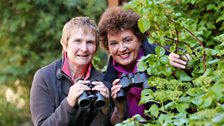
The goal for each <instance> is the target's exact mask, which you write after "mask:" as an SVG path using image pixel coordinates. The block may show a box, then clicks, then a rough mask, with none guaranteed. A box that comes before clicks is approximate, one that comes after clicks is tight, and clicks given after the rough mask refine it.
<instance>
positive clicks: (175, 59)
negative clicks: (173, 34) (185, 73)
mask: <svg viewBox="0 0 224 126" xmlns="http://www.w3.org/2000/svg"><path fill="white" fill-rule="evenodd" d="M190 59H191V57H190V55H189V54H186V55H184V56H180V55H178V54H176V53H173V52H171V53H170V55H169V61H170V65H172V66H174V67H177V68H180V69H186V65H187V62H188V61H189V60H190Z"/></svg>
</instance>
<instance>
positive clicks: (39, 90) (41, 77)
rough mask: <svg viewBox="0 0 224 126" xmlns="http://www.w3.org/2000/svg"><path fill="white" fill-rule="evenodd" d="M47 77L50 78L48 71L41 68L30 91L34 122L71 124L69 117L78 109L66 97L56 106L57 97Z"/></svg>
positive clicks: (52, 125) (50, 125)
mask: <svg viewBox="0 0 224 126" xmlns="http://www.w3.org/2000/svg"><path fill="white" fill-rule="evenodd" d="M44 73H45V74H44ZM46 78H48V77H47V76H46V72H43V70H42V71H41V70H39V71H37V72H36V74H35V76H34V79H33V83H32V87H31V92H30V110H31V115H32V119H33V123H34V125H35V126H62V125H69V124H68V123H69V119H70V118H69V117H70V115H71V114H74V113H76V112H77V109H75V108H73V107H70V106H69V104H68V102H67V100H66V98H65V99H64V100H63V101H62V102H61V103H60V105H59V106H58V107H57V108H56V105H55V102H54V99H55V98H54V95H52V90H53V89H52V87H50V86H49V84H47V83H48V81H47V79H46ZM48 79H49V78H48ZM50 82H55V81H50ZM55 86H56V84H55Z"/></svg>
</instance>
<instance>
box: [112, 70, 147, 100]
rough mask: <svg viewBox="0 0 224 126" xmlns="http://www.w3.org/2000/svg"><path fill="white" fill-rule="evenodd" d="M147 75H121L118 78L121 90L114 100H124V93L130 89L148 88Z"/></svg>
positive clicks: (138, 73) (139, 73)
mask: <svg viewBox="0 0 224 126" xmlns="http://www.w3.org/2000/svg"><path fill="white" fill-rule="evenodd" d="M148 77H149V76H148V75H147V74H146V73H145V72H136V73H134V74H133V73H129V74H125V73H123V74H122V75H121V77H120V84H121V85H122V87H121V90H120V91H119V92H118V93H117V97H116V100H117V101H118V102H119V101H122V100H125V99H126V92H128V91H129V90H130V89H131V87H133V86H134V87H140V88H143V89H146V88H149V85H148Z"/></svg>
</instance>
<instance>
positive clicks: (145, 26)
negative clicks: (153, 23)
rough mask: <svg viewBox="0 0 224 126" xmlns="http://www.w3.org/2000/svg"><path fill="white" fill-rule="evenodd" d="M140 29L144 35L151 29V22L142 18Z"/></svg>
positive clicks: (139, 21)
mask: <svg viewBox="0 0 224 126" xmlns="http://www.w3.org/2000/svg"><path fill="white" fill-rule="evenodd" d="M138 27H139V29H140V31H141V32H142V33H144V32H145V31H147V30H148V29H149V28H150V22H149V21H148V20H147V19H146V18H140V19H139V20H138Z"/></svg>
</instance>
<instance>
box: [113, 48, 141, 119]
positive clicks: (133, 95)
mask: <svg viewBox="0 0 224 126" xmlns="http://www.w3.org/2000/svg"><path fill="white" fill-rule="evenodd" d="M142 56H144V52H143V50H142V49H141V50H140V52H139V54H138V58H137V62H136V64H135V67H134V69H133V70H126V69H124V68H123V67H122V66H121V65H120V64H118V63H116V61H114V60H113V67H114V69H116V70H117V71H118V76H119V77H120V76H121V74H122V73H126V74H128V73H136V72H137V64H138V62H139V60H140V58H141V57H142ZM141 92H142V88H138V87H132V88H131V89H130V91H129V92H128V94H127V100H128V108H129V109H128V117H129V118H130V117H132V116H134V115H135V114H140V115H141V116H142V117H145V115H144V109H145V106H144V105H138V104H139V101H140V98H141Z"/></svg>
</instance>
